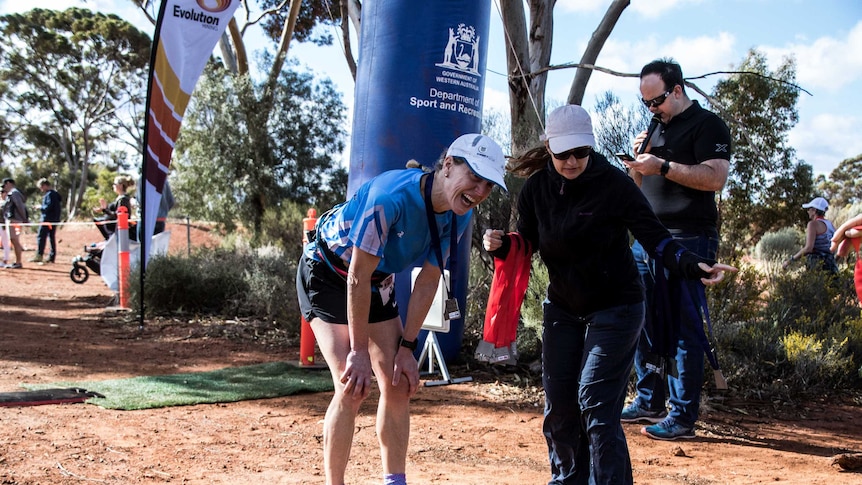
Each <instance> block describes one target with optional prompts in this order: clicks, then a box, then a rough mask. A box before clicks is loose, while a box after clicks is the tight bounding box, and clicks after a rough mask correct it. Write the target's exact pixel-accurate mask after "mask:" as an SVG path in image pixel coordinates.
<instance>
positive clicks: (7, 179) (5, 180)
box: [0, 177, 15, 187]
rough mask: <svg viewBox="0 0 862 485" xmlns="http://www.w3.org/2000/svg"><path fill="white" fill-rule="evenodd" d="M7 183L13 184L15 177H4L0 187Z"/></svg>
mask: <svg viewBox="0 0 862 485" xmlns="http://www.w3.org/2000/svg"><path fill="white" fill-rule="evenodd" d="M7 183H9V184H12V185H15V179H13V178H9V177H6V178H5V179H3V183H2V184H0V187H2V186H4V185H6V184H7Z"/></svg>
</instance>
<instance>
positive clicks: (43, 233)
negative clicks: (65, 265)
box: [36, 224, 57, 261]
mask: <svg viewBox="0 0 862 485" xmlns="http://www.w3.org/2000/svg"><path fill="white" fill-rule="evenodd" d="M48 241H50V242H51V252H50V253H48V261H54V258H55V257H56V256H57V226H56V225H55V224H51V225H50V226H46V225H41V226H39V234H38V235H37V236H36V254H37V255H39V256H42V255H43V254H45V243H46V242H48Z"/></svg>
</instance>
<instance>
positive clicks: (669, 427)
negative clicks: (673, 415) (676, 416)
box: [641, 418, 694, 441]
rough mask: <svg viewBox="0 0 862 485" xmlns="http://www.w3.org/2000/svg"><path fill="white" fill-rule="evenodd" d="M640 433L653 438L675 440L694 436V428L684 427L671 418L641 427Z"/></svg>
mask: <svg viewBox="0 0 862 485" xmlns="http://www.w3.org/2000/svg"><path fill="white" fill-rule="evenodd" d="M641 434H643V435H646V436H649V437H650V438H652V439H654V440H665V441H675V440H678V439H691V438H694V428H686V427H685V426H683V425H681V424H679V423H677V422H676V421H674V420H673V419H670V418H668V419H665V420H664V421H662V422H661V423H658V424H653V425H651V426H644V427H643V428H641Z"/></svg>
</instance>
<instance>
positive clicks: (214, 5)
mask: <svg viewBox="0 0 862 485" xmlns="http://www.w3.org/2000/svg"><path fill="white" fill-rule="evenodd" d="M230 1H231V0H197V2H198V6H199V7H200V8H202V9H204V10H206V11H207V12H212V13H219V12H224V11H225V10H227V8H228V7H230Z"/></svg>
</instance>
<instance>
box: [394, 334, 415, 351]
mask: <svg viewBox="0 0 862 485" xmlns="http://www.w3.org/2000/svg"><path fill="white" fill-rule="evenodd" d="M398 346H399V347H404V348H407V349H410V350H416V341H415V340H413V341H410V340H405V339H404V337H399V338H398Z"/></svg>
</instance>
